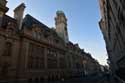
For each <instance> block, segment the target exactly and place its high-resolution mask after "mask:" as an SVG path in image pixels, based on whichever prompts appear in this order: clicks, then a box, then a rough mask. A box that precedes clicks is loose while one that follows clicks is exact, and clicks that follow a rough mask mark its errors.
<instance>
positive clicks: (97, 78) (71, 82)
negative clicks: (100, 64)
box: [48, 75, 110, 83]
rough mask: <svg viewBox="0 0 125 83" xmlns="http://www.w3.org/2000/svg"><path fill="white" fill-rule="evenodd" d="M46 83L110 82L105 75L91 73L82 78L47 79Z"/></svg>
mask: <svg viewBox="0 0 125 83" xmlns="http://www.w3.org/2000/svg"><path fill="white" fill-rule="evenodd" d="M48 83H110V81H109V79H108V78H107V76H106V75H102V76H98V75H93V76H87V77H82V78H72V79H69V80H64V81H49V82H48Z"/></svg>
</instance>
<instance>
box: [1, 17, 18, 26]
mask: <svg viewBox="0 0 125 83" xmlns="http://www.w3.org/2000/svg"><path fill="white" fill-rule="evenodd" d="M9 22H14V23H17V22H16V20H15V19H14V18H12V17H10V16H7V15H5V16H4V17H3V20H2V27H3V28H6V26H7V25H8V23H9Z"/></svg>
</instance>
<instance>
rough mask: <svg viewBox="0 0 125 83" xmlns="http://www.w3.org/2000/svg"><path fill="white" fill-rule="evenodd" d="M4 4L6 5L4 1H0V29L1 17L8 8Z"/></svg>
mask: <svg viewBox="0 0 125 83" xmlns="http://www.w3.org/2000/svg"><path fill="white" fill-rule="evenodd" d="M6 4H7V1H6V0H0V27H1V25H2V19H3V16H4V15H5V13H6V12H7V11H8V10H9V8H7V7H6Z"/></svg>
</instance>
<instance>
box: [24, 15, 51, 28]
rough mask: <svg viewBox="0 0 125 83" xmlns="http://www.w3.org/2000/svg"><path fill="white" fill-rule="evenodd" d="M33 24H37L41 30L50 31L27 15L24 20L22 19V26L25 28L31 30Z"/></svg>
mask: <svg viewBox="0 0 125 83" xmlns="http://www.w3.org/2000/svg"><path fill="white" fill-rule="evenodd" d="M33 24H38V25H40V26H41V27H42V28H44V29H45V30H50V28H49V27H48V26H46V25H45V24H43V23H41V22H40V21H38V20H37V19H35V18H34V17H32V16H31V15H29V14H27V15H26V16H25V18H24V19H23V26H25V27H26V28H32V25H33Z"/></svg>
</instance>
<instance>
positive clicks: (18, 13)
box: [14, 3, 26, 30]
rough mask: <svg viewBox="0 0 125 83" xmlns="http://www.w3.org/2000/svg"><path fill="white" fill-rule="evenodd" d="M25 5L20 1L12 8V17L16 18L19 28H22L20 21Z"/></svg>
mask: <svg viewBox="0 0 125 83" xmlns="http://www.w3.org/2000/svg"><path fill="white" fill-rule="evenodd" d="M25 7H26V6H25V4H24V3H22V4H20V5H19V6H18V7H16V8H15V9H14V18H15V19H16V20H17V24H18V29H19V30H21V29H22V21H23V14H24V9H25Z"/></svg>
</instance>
